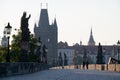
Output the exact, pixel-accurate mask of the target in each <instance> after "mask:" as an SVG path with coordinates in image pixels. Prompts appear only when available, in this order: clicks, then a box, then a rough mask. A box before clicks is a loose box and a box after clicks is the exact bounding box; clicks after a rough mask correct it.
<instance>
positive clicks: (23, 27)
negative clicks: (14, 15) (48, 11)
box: [21, 12, 31, 41]
mask: <svg viewBox="0 0 120 80" xmlns="http://www.w3.org/2000/svg"><path fill="white" fill-rule="evenodd" d="M30 17H31V15H30V14H29V17H26V12H24V13H23V16H22V18H21V31H22V40H23V41H29V36H30V35H29V34H30V31H29V28H28V25H29V24H28V20H29V19H30Z"/></svg>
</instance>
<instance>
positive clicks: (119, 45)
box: [117, 40, 120, 64]
mask: <svg viewBox="0 0 120 80" xmlns="http://www.w3.org/2000/svg"><path fill="white" fill-rule="evenodd" d="M117 45H118V64H119V53H120V48H119V47H120V41H119V40H118V42H117Z"/></svg>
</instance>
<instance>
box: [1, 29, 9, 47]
mask: <svg viewBox="0 0 120 80" xmlns="http://www.w3.org/2000/svg"><path fill="white" fill-rule="evenodd" d="M3 34H4V35H3V37H2V40H1V46H2V47H7V46H8V39H7V37H6V31H4V32H3Z"/></svg>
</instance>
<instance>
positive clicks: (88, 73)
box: [0, 69, 120, 80]
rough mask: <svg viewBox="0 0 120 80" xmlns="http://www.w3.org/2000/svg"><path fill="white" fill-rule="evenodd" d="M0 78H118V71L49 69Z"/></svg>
mask: <svg viewBox="0 0 120 80" xmlns="http://www.w3.org/2000/svg"><path fill="white" fill-rule="evenodd" d="M0 80H120V73H117V72H111V71H97V70H80V69H50V70H45V71H40V72H36V73H32V74H25V75H17V76H12V77H6V78H0Z"/></svg>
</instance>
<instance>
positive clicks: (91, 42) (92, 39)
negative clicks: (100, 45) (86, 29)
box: [88, 28, 95, 46]
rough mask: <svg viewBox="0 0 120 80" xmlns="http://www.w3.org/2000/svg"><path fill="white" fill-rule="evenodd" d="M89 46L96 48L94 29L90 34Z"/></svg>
mask: <svg viewBox="0 0 120 80" xmlns="http://www.w3.org/2000/svg"><path fill="white" fill-rule="evenodd" d="M88 45H89V46H95V41H94V38H93V34H92V28H91V33H90V37H89V41H88Z"/></svg>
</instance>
